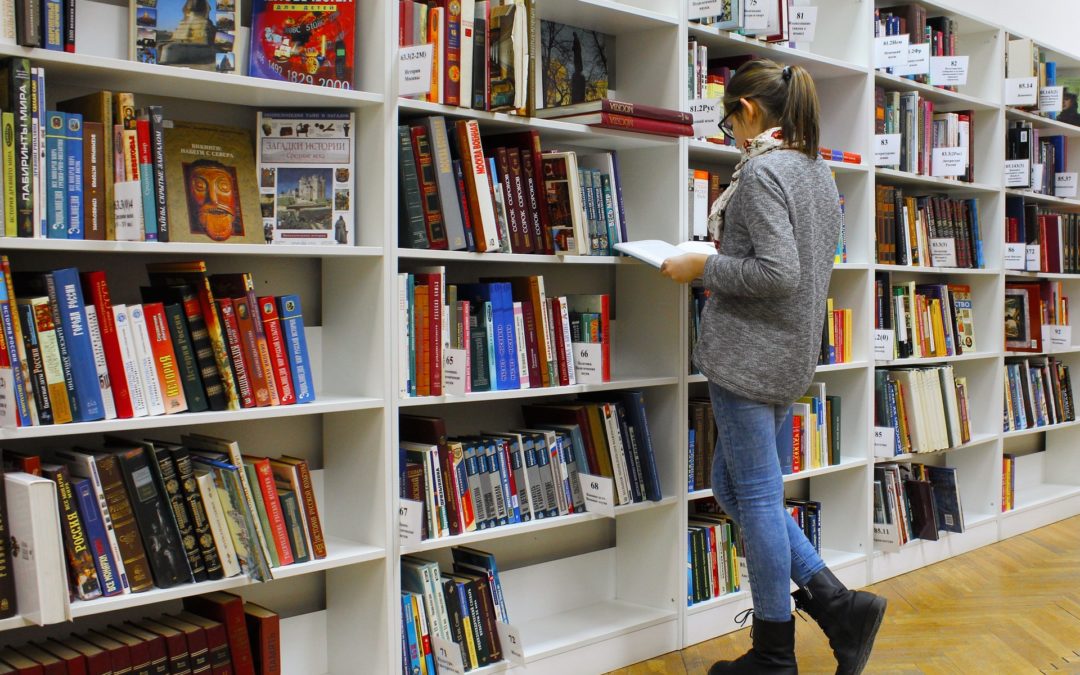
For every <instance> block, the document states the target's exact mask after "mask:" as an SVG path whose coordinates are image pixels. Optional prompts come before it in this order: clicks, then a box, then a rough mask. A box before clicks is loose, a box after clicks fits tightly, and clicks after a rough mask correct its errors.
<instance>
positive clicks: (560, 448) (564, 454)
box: [554, 433, 574, 512]
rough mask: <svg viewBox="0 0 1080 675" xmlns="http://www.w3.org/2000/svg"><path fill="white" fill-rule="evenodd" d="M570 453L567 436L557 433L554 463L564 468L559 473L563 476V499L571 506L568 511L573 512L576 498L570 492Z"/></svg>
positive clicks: (561, 486)
mask: <svg viewBox="0 0 1080 675" xmlns="http://www.w3.org/2000/svg"><path fill="white" fill-rule="evenodd" d="M569 451H570V448H568V447H567V443H566V436H564V435H562V434H559V433H556V434H555V459H554V461H556V462H558V463H559V466H561V467H562V469H561V470H560V471H559V474H560V475H561V476H562V480H561V483H562V484H561V485H560V486H559V487H560V488H561V489H562V493H563V499H565V500H566V503H567V505H568V506H569V508H568V509H567V510H568V511H571V512H573V510H574V496H573V494H572V493H571V491H570V465H569V462H568V461H567V458H568V457H569V455H568V453H569Z"/></svg>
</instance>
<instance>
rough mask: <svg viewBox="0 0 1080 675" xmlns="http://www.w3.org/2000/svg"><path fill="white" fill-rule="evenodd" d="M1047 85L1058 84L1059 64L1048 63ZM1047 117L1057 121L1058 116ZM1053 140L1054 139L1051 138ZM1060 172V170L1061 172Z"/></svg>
mask: <svg viewBox="0 0 1080 675" xmlns="http://www.w3.org/2000/svg"><path fill="white" fill-rule="evenodd" d="M1044 65H1045V66H1046V85H1045V86H1047V87H1053V86H1055V85H1056V84H1057V63H1055V62H1054V61H1046V62H1045V64H1044ZM1046 116H1047V117H1049V118H1050V119H1052V120H1056V119H1057V116H1058V114H1057V113H1056V112H1052V113H1046ZM1051 138H1053V137H1052V136H1051ZM1059 171H1060V170H1059Z"/></svg>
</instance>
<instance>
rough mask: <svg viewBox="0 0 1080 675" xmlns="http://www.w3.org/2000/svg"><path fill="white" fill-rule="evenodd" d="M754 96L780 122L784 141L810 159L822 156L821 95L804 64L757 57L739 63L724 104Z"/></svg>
mask: <svg viewBox="0 0 1080 675" xmlns="http://www.w3.org/2000/svg"><path fill="white" fill-rule="evenodd" d="M742 98H747V99H754V101H756V102H757V104H758V105H759V106H761V109H762V112H764V114H765V116H766V118H767V119H768V120H769V121H770V122H771V123H772V124H773V125H775V126H779V127H780V129H781V130H782V131H783V134H784V143H785V145H787V147H789V148H793V149H795V150H798V151H799V152H801V153H803V154H805V155H806V156H808V157H809V158H810V159H814V158H815V157H817V156H818V151H819V150H818V97H817V88H816V87H814V79H813V78H812V77H810V73H808V72H806V69H805V68H803V67H802V66H780V65H779V64H777V63H774V62H772V61H769V60H768V59H755V60H753V61H748V62H746V63H744V64H743V65H741V66H739V69H738V70H737V71H735V75H734V76H733V77H732V78H731V82H729V83H728V84H727V86H726V87H725V89H724V108H725V109H727V110H731V107H732V106H737V105H738V104H739V99H742Z"/></svg>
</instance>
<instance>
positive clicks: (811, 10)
mask: <svg viewBox="0 0 1080 675" xmlns="http://www.w3.org/2000/svg"><path fill="white" fill-rule="evenodd" d="M817 10H818V8H817V7H789V8H788V38H789V39H790V40H791V41H792V42H813V41H814V35H815V34H816V33H817Z"/></svg>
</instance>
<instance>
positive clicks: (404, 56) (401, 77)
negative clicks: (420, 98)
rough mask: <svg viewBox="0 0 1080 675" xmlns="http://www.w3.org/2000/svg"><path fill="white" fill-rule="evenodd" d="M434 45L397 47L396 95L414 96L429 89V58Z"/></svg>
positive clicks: (432, 52)
mask: <svg viewBox="0 0 1080 675" xmlns="http://www.w3.org/2000/svg"><path fill="white" fill-rule="evenodd" d="M434 53H435V52H434V45H432V44H430V43H429V44H426V45H414V46H411V47H401V48H399V49H398V67H397V75H398V95H399V96H415V95H416V94H426V93H428V91H430V90H431V59H432V55H433V54H434Z"/></svg>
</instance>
